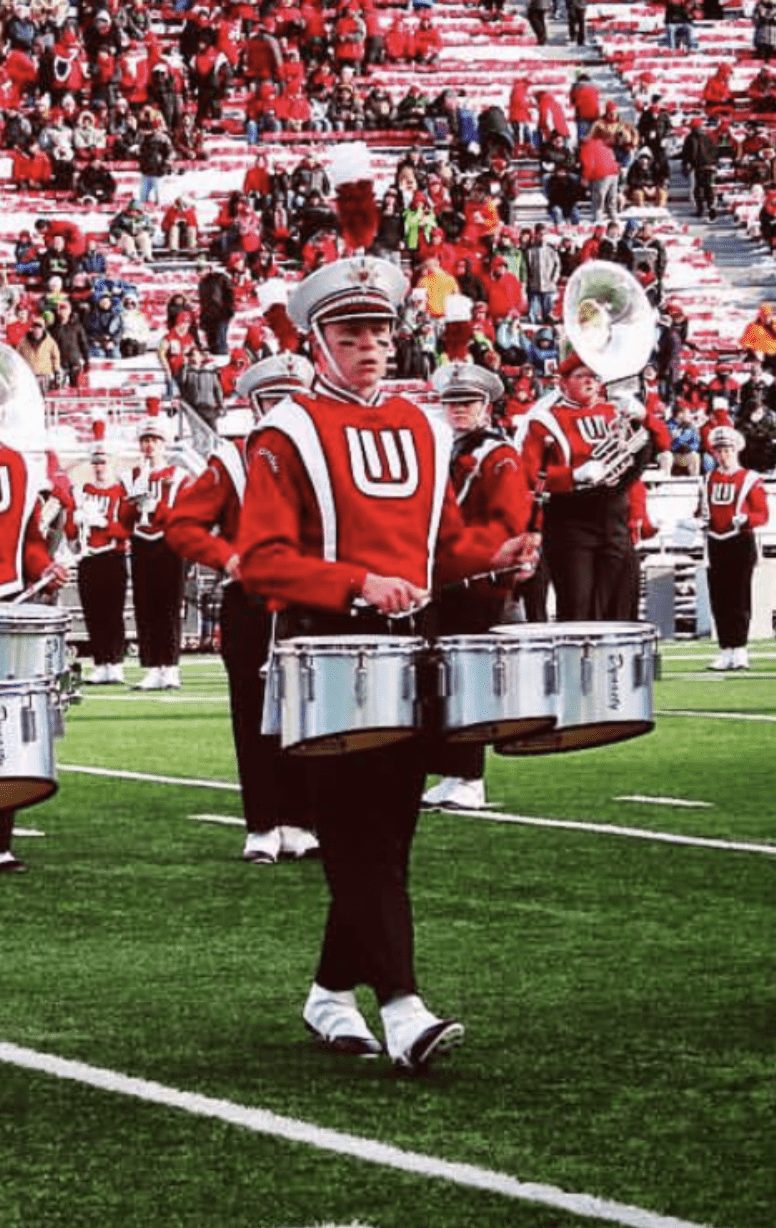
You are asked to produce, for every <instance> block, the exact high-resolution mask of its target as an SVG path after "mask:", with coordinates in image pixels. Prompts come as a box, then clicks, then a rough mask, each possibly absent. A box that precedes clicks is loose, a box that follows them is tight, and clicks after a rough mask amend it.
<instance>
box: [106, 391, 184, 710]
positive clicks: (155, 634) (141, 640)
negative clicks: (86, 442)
mask: <svg viewBox="0 0 776 1228" xmlns="http://www.w3.org/2000/svg"><path fill="white" fill-rule="evenodd" d="M147 409H148V413H147V415H146V417H145V418H144V419H143V420H142V421H141V423H140V424H139V426H138V443H139V446H140V457H141V460H140V463H139V464H137V465H135V466H133V468H132V470H131V471H130V472H129V473H127V474H125V475H124V476H123V477H122V485H123V488H124V489H123V497H122V499H121V504H120V508H119V517H120V520H121V523H122V524H123V525H124V527H125V529H127V530H128V532H129V533H130V535H131V546H132V553H131V565H132V594H133V600H134V606H135V623H136V625H137V638H138V649H139V652H140V664H141V665H142V666H144V667H145V669H146V673H145V675H144V677H143V678H142V679H141V681H140V682H139V684H138V688H137V689H138V690H141V691H160V690H168V689H170V688H175V689H177V688H178V687H180V684H181V680H180V670H179V666H178V661H179V658H180V645H181V603H182V600H183V562H182V560H181V559H180V558H179V557H178V555H176V554H174V553H173V551H172V550H170V548H169V546H168V545H167V543H166V542H165V540H164V526H165V523H166V518H167V516H168V515H169V512H170V509H171V508H173V507H174V506H175V501H176V499H177V498H178V495H179V494H180V492H181V490H182V489H183V488H184V486H185V485H186V482H187V480H188V478H187V474H186V473H185V471H184V470H183V469H181V468H180V467H179V466H177V465H172V464H169V463H168V461H167V445H168V443H169V441H170V439H171V436H172V430H171V426H170V419H169V418H167V417H166V415H165V416H162V414H161V413H160V412H159V409H160V407H159V401H158V398H153V397H149V399H148V402H147Z"/></svg>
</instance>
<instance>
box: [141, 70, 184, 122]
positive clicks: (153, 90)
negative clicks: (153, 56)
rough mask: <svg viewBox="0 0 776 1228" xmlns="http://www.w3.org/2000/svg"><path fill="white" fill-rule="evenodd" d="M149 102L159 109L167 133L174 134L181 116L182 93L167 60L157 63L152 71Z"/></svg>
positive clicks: (149, 83)
mask: <svg viewBox="0 0 776 1228" xmlns="http://www.w3.org/2000/svg"><path fill="white" fill-rule="evenodd" d="M148 101H149V102H152V103H153V104H154V106H156V107H158V109H159V111H160V112H161V114H162V117H163V119H164V124H165V127H166V129H167V131H168V132H173V131H174V130H175V127H176V125H177V124H178V121H179V119H180V115H181V102H180V91H179V89H178V88H177V86H176V83H175V78H174V77H173V75H172V73H171V72H170V66H169V64H168V63H167V62H166V61H165V60H159V61H157V63H156V64H154V66H153V68H152V69H151V76H150V78H149V81H148Z"/></svg>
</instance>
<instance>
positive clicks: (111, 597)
mask: <svg viewBox="0 0 776 1228" xmlns="http://www.w3.org/2000/svg"><path fill="white" fill-rule="evenodd" d="M78 594H79V596H80V598H81V605H82V607H83V612H84V618H85V620H86V630H87V631H88V633H89V644H90V646H91V650H92V657H93V658H94V663H95V665H116V664H118V663H119V662H120V661H123V659H124V601H125V598H126V595H127V560H126V555H124V554H120V553H119V551H118V550H106V552H105V553H104V554H88V555H86V556H85V557H84V558H82V559H81V561H80V562H79V564H78Z"/></svg>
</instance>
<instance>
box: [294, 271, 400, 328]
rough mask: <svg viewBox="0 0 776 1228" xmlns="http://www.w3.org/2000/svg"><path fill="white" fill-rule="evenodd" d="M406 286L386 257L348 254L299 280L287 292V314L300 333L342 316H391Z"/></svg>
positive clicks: (339, 318) (395, 316)
mask: <svg viewBox="0 0 776 1228" xmlns="http://www.w3.org/2000/svg"><path fill="white" fill-rule="evenodd" d="M408 288H409V286H408V282H407V279H406V277H405V276H404V274H403V273H402V271H401V269H399V268H398V266H397V265H395V264H392V263H391V261H390V260H382V259H380V258H379V257H377V256H349V257H347V258H346V259H344V260H335V261H333V263H332V264H326V265H324V266H323V268H320V269H316V270H315V272H314V273H311V274H310V276H309V277H305V278H304V280H303V281H300V282H299V283H298V285H296V286H295V287H294V288H293V289H292V291H291V293H290V294H289V298H288V314H289V316H290V317H291V319H292V321H293V322H294V324H295V325H296V327H297V328H298V329H299V331H300V332H303V333H309V332H310V330H311V329H312V328H313V327H314V326H315V327H316V328H320V327H322V326H323V325H324V324H334V323H339V322H340V321H344V320H367V319H371V320H395V319H396V318H397V316H398V314H399V308H400V306H401V304H402V303H403V301H404V299H405V297H406V295H407V291H408Z"/></svg>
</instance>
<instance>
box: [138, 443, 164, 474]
mask: <svg viewBox="0 0 776 1228" xmlns="http://www.w3.org/2000/svg"><path fill="white" fill-rule="evenodd" d="M164 452H165V444H164V440H163V439H161V438H160V437H159V436H158V435H143V436H142V437H141V439H140V455H141V456H142V458H143V460H147V461H150V462H151V468H152V469H154V468H156V467H157V466H159V465H161V464H162V463H163V461H164Z"/></svg>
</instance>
